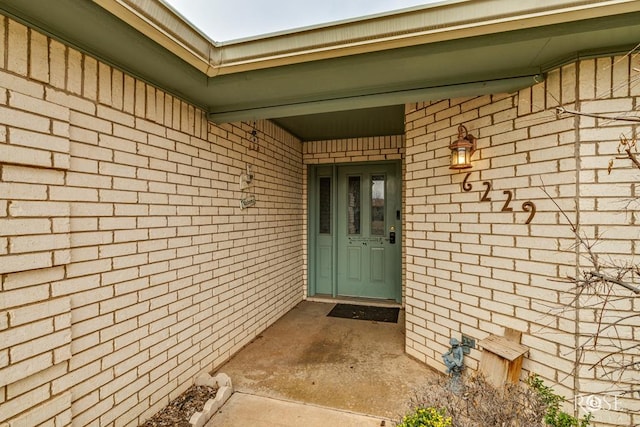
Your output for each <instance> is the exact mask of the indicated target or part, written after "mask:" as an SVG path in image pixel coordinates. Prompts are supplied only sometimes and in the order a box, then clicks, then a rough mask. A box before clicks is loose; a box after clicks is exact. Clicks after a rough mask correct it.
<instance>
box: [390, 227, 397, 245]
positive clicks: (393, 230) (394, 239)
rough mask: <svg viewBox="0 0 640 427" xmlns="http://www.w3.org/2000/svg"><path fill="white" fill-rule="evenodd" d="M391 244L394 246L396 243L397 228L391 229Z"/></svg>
mask: <svg viewBox="0 0 640 427" xmlns="http://www.w3.org/2000/svg"><path fill="white" fill-rule="evenodd" d="M389 243H391V244H392V245H394V244H395V243H396V228H395V227H394V226H391V227H389Z"/></svg>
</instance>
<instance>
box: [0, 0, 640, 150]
mask: <svg viewBox="0 0 640 427" xmlns="http://www.w3.org/2000/svg"><path fill="white" fill-rule="evenodd" d="M0 10H3V11H4V13H5V14H8V15H10V16H12V17H14V18H15V19H18V20H21V21H22V22H25V23H26V24H28V25H31V26H34V27H36V28H38V29H40V30H41V31H44V32H45V33H47V34H50V35H52V36H53V37H55V38H58V39H60V40H62V41H64V42H66V43H68V44H70V45H72V46H75V47H77V48H78V49H81V50H83V51H85V52H88V53H90V54H92V55H94V56H96V57H98V58H100V59H101V60H103V61H105V62H107V63H110V64H112V65H114V66H116V67H118V68H121V69H123V70H125V71H127V72H129V73H131V74H133V75H135V76H137V77H139V78H141V79H144V80H145V81H148V82H150V83H152V84H154V85H156V86H159V87H160V88H162V89H164V90H167V91H169V92H171V93H173V94H175V95H177V96H179V97H181V98H183V99H185V100H187V101H189V102H191V103H193V104H195V105H197V106H199V107H202V108H204V109H205V110H206V111H208V112H209V113H210V118H211V120H213V121H216V122H230V121H241V120H256V119H274V120H276V121H277V122H279V123H280V124H281V125H282V126H284V127H285V128H287V129H289V130H290V131H292V132H293V133H294V134H296V135H298V136H299V137H300V138H301V139H303V140H309V139H323V138H324V137H327V136H330V135H332V136H333V137H336V135H337V136H338V137H340V136H341V137H348V136H364V133H366V132H364V130H363V129H365V128H366V126H354V123H352V122H351V120H360V122H362V123H364V122H366V121H369V122H370V121H371V119H372V118H375V117H378V118H379V120H378V121H377V122H376V123H379V124H380V125H382V123H388V126H386V127H381V126H378V128H376V130H375V132H377V134H391V133H397V131H398V129H399V128H400V125H401V123H402V121H403V117H402V113H401V112H400V109H398V108H391V107H393V106H397V105H400V104H404V103H407V102H415V101H426V100H434V99H443V98H451V97H457V96H474V95H480V94H485V93H498V92H512V91H515V90H518V89H520V88H523V87H527V86H530V85H532V84H533V83H534V82H535V79H537V80H538V81H539V80H540V79H541V78H542V76H543V75H544V72H545V71H547V70H548V69H550V68H552V67H555V66H557V65H559V64H562V63H564V62H566V61H572V60H575V59H578V58H584V57H588V56H593V55H602V54H618V53H626V52H628V51H629V50H630V49H632V48H633V47H635V46H636V45H637V44H638V42H640V1H639V0H616V1H569V0H546V1H544V2H540V1H538V0H522V1H517V2H515V1H505V0H474V1H467V0H458V1H456V0H454V1H448V2H444V3H438V4H432V5H429V6H424V7H418V8H411V9H407V10H404V11H400V12H396V13H390V14H381V15H375V16H370V17H365V18H362V19H357V20H348V21H342V22H337V23H332V24H328V25H321V26H316V27H310V28H303V29H297V30H292V31H290V32H283V33H276V34H270V35H265V36H261V37H256V38H250V39H243V40H236V41H230V42H225V43H215V42H212V41H211V40H209V39H208V38H207V37H206V36H205V35H203V34H201V33H200V32H199V31H198V30H197V29H195V28H193V27H192V26H191V25H190V24H189V23H187V22H185V21H184V19H182V18H181V17H180V16H179V15H178V14H177V13H176V12H175V11H173V10H172V9H171V8H170V7H168V6H166V5H165V4H164V3H162V2H160V1H158V0H94V1H89V0H56V1H55V2H51V1H49V0H30V1H20V0H0ZM392 112H393V113H392ZM389 114H393V115H394V117H395V118H394V120H390V119H389V117H386V116H388V115H389ZM396 115H397V116H396ZM383 116H384V117H383ZM314 117H315V118H317V119H318V120H317V122H314ZM329 117H330V118H331V120H327V119H328V118H329ZM383 118H384V120H382V119H383ZM363 120H364V122H363ZM313 123H316V124H319V123H323V128H325V129H326V131H325V132H322V131H320V130H319V129H320V126H314V125H313ZM312 128H315V129H316V131H314V132H309V129H312ZM373 128H375V127H374V126H370V129H373ZM357 129H359V130H357ZM372 131H373V130H372Z"/></svg>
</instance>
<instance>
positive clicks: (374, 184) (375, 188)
mask: <svg viewBox="0 0 640 427" xmlns="http://www.w3.org/2000/svg"><path fill="white" fill-rule="evenodd" d="M384 198H385V194H384V175H374V176H372V177H371V235H372V236H384Z"/></svg>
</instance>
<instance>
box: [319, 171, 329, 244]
mask: <svg viewBox="0 0 640 427" xmlns="http://www.w3.org/2000/svg"><path fill="white" fill-rule="evenodd" d="M319 217H320V224H319V230H320V234H331V178H328V177H324V178H320V215H319Z"/></svg>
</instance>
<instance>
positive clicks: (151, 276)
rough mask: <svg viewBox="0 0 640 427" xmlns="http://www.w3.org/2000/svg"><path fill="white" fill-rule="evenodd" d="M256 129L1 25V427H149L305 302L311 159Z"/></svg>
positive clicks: (271, 132) (2, 21) (274, 132)
mask: <svg viewBox="0 0 640 427" xmlns="http://www.w3.org/2000/svg"><path fill="white" fill-rule="evenodd" d="M256 126H257V130H258V137H259V140H258V147H257V148H258V149H257V150H254V149H252V148H255V147H253V146H251V147H250V144H249V142H248V139H247V135H248V134H249V133H250V132H251V130H252V128H251V127H250V126H248V125H246V124H228V125H222V126H216V125H213V124H211V123H208V122H207V120H206V116H205V113H204V112H203V111H200V110H198V109H197V108H194V107H193V106H191V105H188V104H186V103H184V102H182V101H181V100H179V99H177V98H174V97H172V96H171V95H169V94H167V93H164V92H162V91H160V90H157V89H156V88H154V87H153V86H151V85H148V84H145V83H144V82H142V81H139V80H136V79H134V78H132V77H131V76H129V75H127V74H124V73H123V72H121V71H119V70H117V69H114V68H111V67H110V66H108V65H106V64H104V63H101V62H99V61H97V60H95V59H94V58H92V57H90V56H87V55H84V54H82V53H80V52H78V51H76V50H74V49H71V48H69V47H67V46H65V45H63V44H61V43H59V42H57V41H55V40H52V39H49V38H47V37H45V36H43V35H42V34H40V33H38V32H36V31H34V30H31V29H28V28H27V27H25V26H23V25H21V24H19V23H16V22H14V21H12V20H10V19H7V18H4V17H0V176H1V178H0V425H2V426H5V425H8V426H11V427H17V426H27V425H28V426H32V425H36V424H40V423H48V424H47V425H56V426H62V425H71V424H73V425H79V426H80V425H82V426H85V425H93V426H109V425H115V426H123V425H138V422H140V421H142V420H144V419H146V418H148V417H149V416H151V415H152V414H153V413H155V412H156V411H158V410H159V409H160V408H161V407H163V406H164V405H165V404H166V403H168V401H169V399H170V398H173V397H175V396H176V395H178V394H179V393H181V392H182V391H183V390H184V389H186V388H187V387H188V386H189V385H190V384H191V382H192V380H193V378H194V377H195V376H197V375H198V374H200V373H202V372H207V371H211V370H212V369H214V368H216V367H217V366H219V365H220V364H221V363H223V362H224V361H225V360H227V359H228V358H229V357H230V355H232V354H233V353H234V352H236V351H237V350H239V349H240V348H241V347H242V346H243V345H245V344H246V343H248V342H249V341H250V340H251V339H252V338H254V337H255V336H256V335H257V334H259V333H260V332H261V331H262V330H264V329H265V328H266V327H267V326H269V325H270V324H271V323H273V322H274V321H275V320H276V319H277V318H278V317H280V316H281V315H282V314H284V313H285V312H287V311H288V310H289V309H290V308H291V307H293V306H294V305H295V304H296V303H298V302H299V301H300V300H301V299H302V297H303V293H302V290H301V289H302V288H301V283H302V248H303V246H302V244H301V241H302V236H303V223H302V218H303V216H302V215H303V210H302V206H301V204H300V197H301V195H302V176H303V175H302V174H303V167H302V146H301V144H300V142H299V141H298V140H296V139H295V138H294V137H292V136H291V135H289V134H287V133H286V132H284V131H283V130H281V129H279V128H277V127H276V126H274V125H273V124H272V123H270V122H258V123H257V124H256ZM247 165H252V167H253V172H254V174H255V179H254V184H253V185H252V187H251V188H250V189H249V190H247V191H245V192H241V191H240V188H239V175H240V173H241V172H242V171H244V170H245V168H246V166H247ZM248 194H254V195H255V197H256V199H257V203H256V206H255V207H251V208H248V209H246V210H240V208H239V200H240V199H241V198H242V197H244V196H245V195H248ZM3 421H6V424H3Z"/></svg>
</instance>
